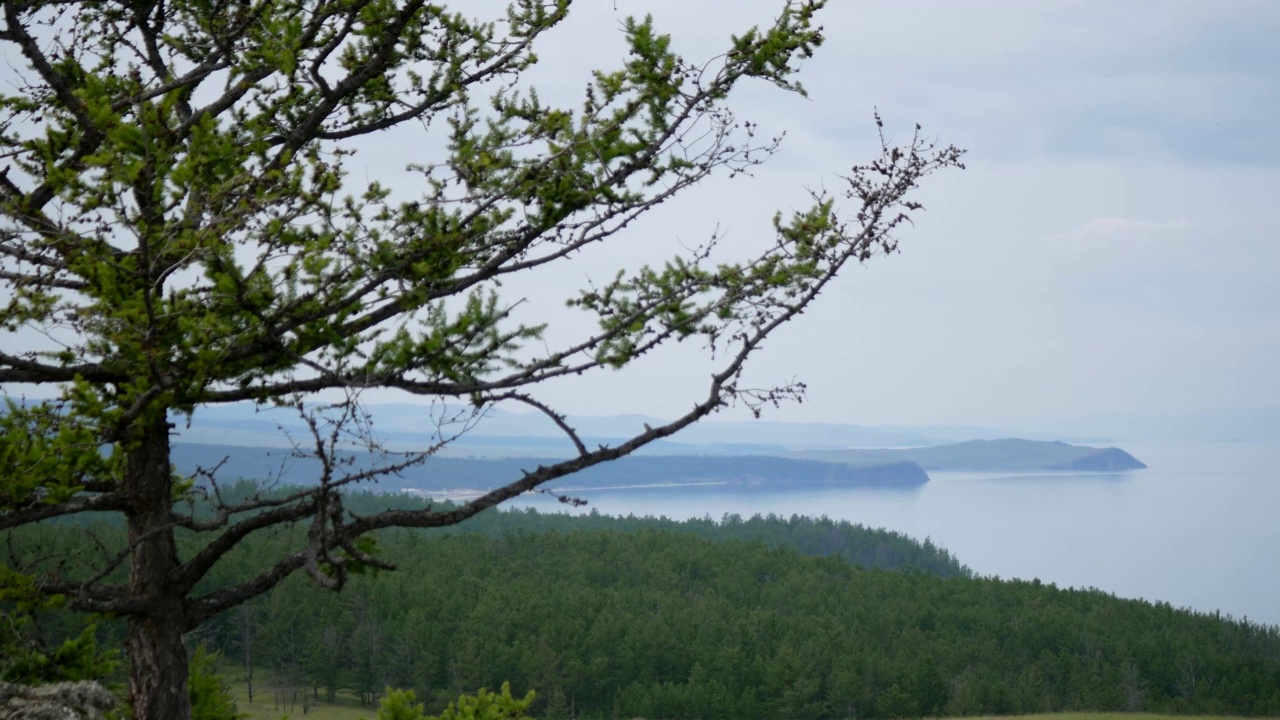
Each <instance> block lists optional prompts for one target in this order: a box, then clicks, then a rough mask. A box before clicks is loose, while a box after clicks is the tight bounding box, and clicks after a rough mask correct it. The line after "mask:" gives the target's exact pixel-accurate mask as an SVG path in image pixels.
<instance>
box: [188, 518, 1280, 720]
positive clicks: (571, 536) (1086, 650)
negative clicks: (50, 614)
mask: <svg viewBox="0 0 1280 720" xmlns="http://www.w3.org/2000/svg"><path fill="white" fill-rule="evenodd" d="M380 545H381V547H382V552H383V556H384V557H385V558H386V559H388V560H390V561H392V562H395V563H396V564H397V565H399V566H400V570H399V571H397V572H396V573H394V574H391V575H388V576H383V577H380V578H377V579H364V578H361V579H358V580H356V581H355V583H354V584H353V585H352V586H351V587H349V588H348V589H347V590H346V591H345V592H344V593H343V594H340V595H334V594H331V593H328V592H325V591H323V590H321V589H319V588H318V587H317V586H315V584H314V583H310V582H308V581H307V580H306V579H305V578H301V577H298V578H294V579H291V580H290V581H289V582H288V583H286V584H285V585H283V586H281V587H280V588H278V589H277V590H276V591H275V592H274V593H273V594H272V595H271V596H270V597H269V598H266V599H265V601H264V602H262V603H261V604H260V605H258V607H257V608H256V609H255V610H254V612H253V613H252V615H251V616H250V620H251V621H252V623H253V625H252V626H251V628H250V629H251V631H252V633H253V637H254V648H255V649H254V653H255V660H254V662H255V663H258V664H259V667H260V668H263V669H267V668H285V669H287V672H286V673H285V674H282V675H280V677H283V678H286V680H285V681H284V688H285V690H286V691H288V690H290V688H294V687H296V688H298V689H299V690H300V691H302V692H306V693H311V692H312V689H313V688H317V689H318V690H319V695H320V697H321V698H324V697H327V696H329V695H330V694H333V695H336V694H337V693H338V692H340V691H344V690H346V691H351V692H354V693H356V694H358V695H360V696H363V697H364V698H365V700H366V701H368V702H370V703H372V702H373V700H374V699H375V698H376V696H377V694H378V693H379V692H381V689H382V687H383V686H384V684H386V683H390V684H392V685H395V686H399V687H406V688H410V689H413V690H414V691H415V692H416V693H417V694H418V695H419V697H420V698H423V699H424V700H426V701H427V703H428V706H429V708H430V707H435V708H439V707H441V706H443V704H444V702H445V701H447V700H449V699H452V698H453V697H456V695H457V694H459V693H460V692H463V691H468V690H473V689H474V688H476V687H482V686H487V687H496V686H498V685H499V684H500V683H501V682H502V681H503V680H509V681H511V683H512V686H513V688H514V689H515V690H516V691H517V692H523V691H524V690H527V689H531V688H532V689H536V690H537V691H538V694H539V697H540V700H539V703H538V705H537V707H535V709H534V710H535V716H536V717H541V718H549V719H558V718H567V717H581V718H607V717H650V718H690V719H692V718H706V717H733V718H743V719H744V720H755V719H758V718H778V717H785V718H791V717H796V718H798V717H806V718H842V717H862V718H901V717H921V716H928V717H944V716H962V715H980V714H986V715H1006V714H1011V713H1025V712H1031V711H1037V712H1044V711H1109V710H1121V709H1125V710H1143V709H1145V710H1153V711H1158V712H1178V713H1194V712H1200V713H1204V712H1215V713H1220V714H1240V715H1250V714H1276V713H1280V633H1278V632H1277V629H1276V628H1274V627H1261V626H1258V625H1257V624H1254V623H1248V622H1245V621H1234V620H1231V619H1225V618H1221V617H1218V616H1215V615H1205V614H1196V613H1191V612H1187V611H1181V610H1176V609H1173V608H1171V607H1169V606H1168V605H1162V604H1152V603H1148V602H1143V601H1134V600H1121V599H1118V598H1116V597H1114V596H1111V595H1108V594H1106V593H1102V592H1099V591H1096V590H1065V589H1060V588H1056V587H1053V586H1051V585H1047V584H1042V583H1040V582H1039V581H1030V582H1027V581H1001V580H997V579H991V578H964V577H953V578H949V579H945V578H941V577H938V576H936V575H932V574H927V573H919V572H915V573H912V572H906V573H904V572H887V571H882V570H872V571H867V570H859V569H857V568H855V567H853V566H852V565H850V564H849V563H847V562H845V561H844V560H842V559H839V558H822V557H806V556H804V555H801V554H799V553H797V552H795V551H794V550H791V549H789V548H774V549H768V548H765V547H763V546H762V545H760V544H758V543H750V542H740V541H731V542H713V541H711V540H709V539H706V538H701V537H696V536H692V535H690V534H687V533H678V532H663V531H654V530H640V531H639V532H629V533H620V532H612V531H608V530H597V531H591V532H572V533H560V532H550V533H545V532H544V533H530V532H516V533H506V534H499V535H493V536H484V535H478V534H475V533H458V534H455V535H451V536H448V537H436V538H429V537H428V536H425V535H424V534H422V533H415V532H404V533H388V534H385V535H383V536H382V538H381V541H380ZM264 549H265V550H268V552H266V553H265V554H266V555H268V556H269V555H271V554H273V553H272V552H270V551H269V549H268V548H262V547H256V548H246V550H245V553H246V557H253V556H254V554H255V553H256V552H261V551H262V550H264ZM243 620H244V616H243V615H241V616H237V619H235V620H234V621H233V619H232V618H226V619H224V620H219V621H218V622H215V623H212V624H211V625H210V626H209V627H207V628H205V629H203V630H202V637H205V638H208V640H209V641H210V642H211V643H213V644H215V645H217V646H218V647H221V648H222V649H224V650H225V651H226V652H227V653H228V656H229V657H231V658H237V659H242V658H240V655H239V654H238V650H237V649H238V647H240V645H241V642H240V640H239V638H240V636H241V635H242V634H243V633H244V632H246V630H245V625H244V624H243ZM264 674H265V673H264Z"/></svg>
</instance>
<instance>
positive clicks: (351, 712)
mask: <svg viewBox="0 0 1280 720" xmlns="http://www.w3.org/2000/svg"><path fill="white" fill-rule="evenodd" d="M224 677H227V680H228V682H229V683H230V684H231V687H232V689H233V690H234V691H235V696H236V703H237V704H238V705H239V706H240V712H242V713H246V714H247V715H248V718H247V720H359V719H360V718H364V719H365V720H373V716H374V715H375V714H376V713H377V709H376V708H371V707H368V706H365V707H360V702H359V701H358V700H357V699H356V698H355V697H352V696H349V695H345V694H339V695H338V697H337V699H336V700H335V702H333V703H326V702H315V703H314V704H312V705H310V707H309V709H308V711H307V713H306V714H305V715H304V714H303V712H302V702H301V700H299V701H298V703H297V704H296V705H295V706H294V709H293V710H292V711H289V710H285V709H281V707H280V706H279V705H277V704H276V702H275V697H274V693H273V692H272V690H271V688H270V687H265V686H264V687H263V688H262V689H259V690H256V691H255V692H254V698H253V702H252V703H250V702H249V693H248V691H247V689H246V686H245V682H244V678H243V676H241V677H236V676H235V675H234V674H231V675H230V676H229V677H228V676H224ZM958 720H959V719H958ZM963 720H1241V718H1238V717H1231V716H1218V715H1154V714H1151V713H1055V714H1044V715H1002V716H995V715H980V716H975V717H971V718H963ZM1258 720H1267V719H1266V718H1261V719H1258ZM1270 720H1280V718H1271V719H1270Z"/></svg>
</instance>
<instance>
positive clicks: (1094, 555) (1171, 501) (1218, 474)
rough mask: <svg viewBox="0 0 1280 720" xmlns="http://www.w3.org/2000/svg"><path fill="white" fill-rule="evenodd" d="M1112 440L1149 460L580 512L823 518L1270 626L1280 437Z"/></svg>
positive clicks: (641, 494)
mask: <svg viewBox="0 0 1280 720" xmlns="http://www.w3.org/2000/svg"><path fill="white" fill-rule="evenodd" d="M1124 448H1125V449H1126V450H1128V451H1129V452H1131V453H1133V455H1135V456H1136V457H1138V458H1139V459H1140V460H1142V461H1143V462H1145V463H1147V465H1149V466H1150V467H1149V468H1148V469H1146V470H1141V471H1137V472H1131V473H1117V474H1092V475H1064V474H1056V475H1025V474H1018V475H1010V474H997V473H959V472H935V473H930V476H931V477H932V482H930V483H928V484H927V485H925V486H924V487H922V488H920V489H918V490H909V491H886V490H846V489H842V490H829V489H820V490H810V491H804V492H793V493H787V494H763V493H751V494H735V493H731V492H721V491H707V490H700V491H698V492H693V493H671V492H670V491H665V492H660V491H609V492H595V493H590V492H588V493H582V494H581V496H582V497H584V498H586V499H588V500H589V501H590V503H591V504H590V506H589V508H588V509H590V508H595V509H597V510H599V511H600V512H603V513H609V514H623V515H625V514H628V513H635V514H637V515H646V514H649V515H666V516H668V517H673V518H686V517H702V516H704V515H710V516H712V517H715V518H718V517H720V516H721V515H723V514H724V513H738V514H741V515H744V516H749V515H753V514H755V513H769V512H775V513H779V514H782V515H791V514H792V513H796V514H801V515H827V516H830V517H832V518H837V519H846V520H850V521H852V522H858V523H863V524H866V525H871V526H882V527H886V528H889V529H891V530H897V531H900V532H904V533H907V534H909V535H912V536H915V537H917V538H920V539H923V538H924V537H926V536H928V537H932V538H933V540H934V542H936V543H938V544H939V545H941V546H943V547H945V548H947V549H949V550H951V551H952V552H953V553H954V554H955V555H956V556H957V557H959V559H960V561H961V562H964V563H966V564H968V565H969V566H970V567H971V568H973V569H974V570H975V571H977V572H978V573H981V574H983V575H999V576H1001V577H1019V578H1028V579H1030V578H1035V577H1038V578H1040V579H1041V580H1042V581H1044V582H1054V583H1057V584H1058V585H1059V586H1061V587H1068V586H1074V587H1097V588H1101V589H1103V590H1106V591H1108V592H1112V593H1115V594H1117V595H1120V596H1122V597H1142V598H1147V599H1151V600H1160V601H1165V602H1169V603H1172V604H1173V605H1174V606H1178V607H1182V606H1188V607H1192V608H1195V609H1197V610H1204V611H1213V610H1221V611H1222V612H1223V613H1230V614H1232V615H1234V616H1236V617H1241V616H1247V617H1248V618H1250V619H1251V620H1255V621H1259V622H1264V623H1270V624H1280V521H1278V517H1280V444H1256V443H1215V444H1200V445H1144V444H1125V445H1124ZM531 504H534V505H535V506H537V507H540V508H545V507H548V505H547V503H544V502H533V503H531ZM556 507H562V506H558V505H557V506H556Z"/></svg>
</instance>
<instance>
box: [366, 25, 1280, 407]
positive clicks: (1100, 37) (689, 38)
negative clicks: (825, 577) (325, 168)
mask: <svg viewBox="0 0 1280 720" xmlns="http://www.w3.org/2000/svg"><path fill="white" fill-rule="evenodd" d="M781 6H782V2H781V1H780V0H698V2H687V1H684V0H579V2H577V3H575V4H574V7H573V10H572V12H571V15H570V19H569V20H568V21H567V22H566V23H565V24H564V25H563V26H561V27H559V28H557V29H556V30H555V31H553V32H552V33H551V34H550V35H548V36H547V37H546V38H544V42H543V43H542V45H541V46H540V48H539V49H538V54H539V56H540V59H541V61H540V63H539V64H538V65H537V66H536V67H535V68H534V69H533V70H532V71H531V72H530V73H529V76H528V80H529V82H531V83H532V84H534V85H536V86H537V87H538V89H539V91H540V94H541V96H542V98H543V99H544V100H549V101H553V102H556V103H560V104H563V105H565V106H568V107H579V106H580V103H581V98H582V91H583V88H584V87H585V86H586V84H587V83H588V82H589V81H590V79H591V77H590V71H591V69H592V68H605V69H607V68H612V67H616V66H617V65H618V64H620V63H621V62H622V61H623V59H624V54H625V50H626V48H625V45H624V42H623V35H622V32H621V25H622V21H623V19H624V18H625V17H626V16H627V15H644V14H646V13H651V14H652V15H653V17H654V21H655V23H656V26H657V28H658V29H659V30H660V31H662V32H666V33H669V34H670V35H671V36H672V37H673V44H674V48H675V49H676V51H677V52H679V53H680V54H682V55H683V56H684V57H686V58H687V59H689V60H691V61H704V60H710V59H712V58H714V57H715V56H717V55H719V54H721V53H722V52H723V51H724V50H725V49H726V48H727V47H728V41H729V36H730V35H731V34H734V33H741V32H742V31H744V30H746V29H747V28H749V27H750V26H752V25H754V24H763V23H768V22H769V21H770V20H771V18H772V17H774V16H775V15H776V13H777V12H778V10H779V9H780V7H781ZM458 7H459V8H460V9H461V10H463V11H464V12H468V13H476V14H479V15H485V14H492V13H494V12H496V11H498V10H499V9H500V8H501V7H502V5H501V4H500V3H497V2H494V1H493V0H472V1H471V2H468V3H463V4H459V5H458ZM821 22H822V24H823V26H824V28H825V34H826V39H827V42H826V44H825V46H824V47H822V48H820V49H819V51H818V53H817V55H816V57H814V58H813V59H811V60H808V61H806V62H805V63H804V64H803V67H802V71H801V73H800V75H799V79H800V80H801V81H802V82H803V84H804V85H805V86H806V88H807V90H808V97H807V98H805V97H800V96H799V95H796V94H790V93H786V92H784V91H782V90H779V89H778V88H776V87H773V86H772V85H769V84H768V83H765V82H755V83H753V84H751V85H748V86H745V87H743V88H741V92H739V93H737V94H736V95H735V96H733V97H731V98H730V101H729V105H730V107H732V108H733V109H734V111H735V112H736V113H737V115H738V116H739V117H740V118H743V119H747V120H751V121H753V122H757V123H759V125H760V127H761V130H762V132H763V133H765V134H770V135H772V134H776V133H782V132H785V133H786V137H785V141H784V144H783V146H782V149H781V151H780V152H779V153H778V154H777V155H776V156H775V157H774V158H773V159H772V160H771V161H770V162H769V163H768V164H766V165H764V166H763V167H760V168H758V169H757V170H756V172H755V173H754V175H753V176H751V177H744V176H740V177H737V178H733V179H729V178H727V177H718V178H714V179H712V180H710V181H708V182H706V183H704V184H703V185H701V186H699V187H696V188H694V189H692V190H690V191H689V192H687V193H686V194H685V195H683V196H681V197H679V198H678V199H676V200H675V201H672V202H670V203H666V204H664V205H663V206H662V207H660V208H658V209H657V210H656V211H654V212H653V213H651V214H650V215H648V216H646V217H645V218H644V219H643V220H642V221H641V222H639V223H637V224H635V225H634V226H633V227H632V228H630V230H629V231H628V232H626V233H624V234H623V235H622V236H620V237H618V238H616V239H615V240H614V241H612V242H611V243H609V244H608V246H606V247H601V248H596V249H594V250H592V251H590V252H586V253H583V254H581V255H578V256H575V257H574V258H573V259H572V260H571V261H570V262H568V263H564V264H562V265H561V266H560V267H556V268H551V269H549V270H547V271H546V272H541V273H539V274H537V275H535V276H532V277H530V278H528V279H519V280H514V281H512V282H507V283H505V285H504V288H503V293H504V298H505V299H506V300H507V301H508V302H511V301H514V300H518V299H522V298H523V299H526V300H527V302H525V303H524V304H522V305H521V306H520V310H519V312H520V313H521V314H522V315H521V317H523V318H525V319H527V320H529V321H531V322H538V321H542V320H546V321H549V322H550V323H551V327H550V329H549V331H548V343H549V344H551V345H554V344H555V343H556V342H557V341H562V340H565V339H568V338H572V337H575V336H577V335H579V334H580V333H582V332H583V331H585V330H589V329H590V328H591V323H590V322H589V320H588V319H587V318H585V317H584V316H583V315H582V314H581V313H574V312H571V311H569V310H567V309H565V308H564V305H563V301H564V299H565V298H566V297H567V294H568V293H569V292H570V291H571V290H572V289H573V288H578V287H582V286H583V285H584V284H585V282H586V281H587V280H596V281H600V280H605V279H608V278H610V277H612V276H613V274H614V272H615V271H616V270H618V269H627V270H635V269H636V268H637V267H638V266H639V265H640V264H642V263H646V262H647V263H653V262H661V261H662V260H664V259H665V258H667V257H670V256H671V255H673V254H676V253H679V252H681V251H682V248H684V247H687V246H691V245H694V244H697V243H699V242H702V241H704V240H706V239H707V238H708V237H709V236H710V235H711V234H712V233H713V232H715V233H718V234H719V235H721V236H722V237H723V240H722V248H723V250H724V252H725V253H727V254H728V256H730V257H733V256H739V257H743V256H746V255H747V254H748V253H749V252H750V251H751V250H752V249H755V248H759V247H760V246H761V244H762V243H765V242H767V241H768V240H769V239H770V233H769V229H770V225H769V223H770V219H771V217H772V216H773V214H774V212H775V211H779V210H780V211H783V212H786V211H789V210H791V209H802V208H804V207H805V206H806V204H807V202H806V201H807V199H808V188H818V187H825V188H829V189H832V190H837V191H838V190H839V189H840V187H841V184H842V181H841V180H840V178H839V175H840V173H842V172H845V171H847V170H848V168H849V167H850V166H852V165H854V164H856V163H861V162H865V161H868V160H870V159H872V158H873V157H875V155H876V150H877V139H876V128H875V125H874V120H873V113H874V112H875V111H876V110H877V109H878V110H879V112H880V113H881V115H882V116H883V117H884V119H885V122H886V129H887V131H888V133H889V135H890V139H891V140H897V141H903V140H906V139H907V137H908V136H907V134H908V133H909V131H910V129H911V128H912V127H914V125H915V124H916V123H920V124H922V125H923V126H924V129H925V134H926V135H927V136H928V137H931V138H937V139H938V140H939V141H940V142H942V143H943V144H949V143H953V144H956V145H958V146H961V147H963V148H966V149H967V151H968V155H967V156H966V158H965V160H966V164H967V166H968V167H967V169H966V170H964V171H958V170H955V171H947V172H945V173H942V174H939V175H937V176H934V177H931V178H928V179H927V181H926V183H925V185H924V187H923V188H922V189H921V191H920V193H919V195H918V196H917V197H918V199H920V200H921V201H923V203H924V204H925V206H926V208H927V210H926V211H925V212H923V213H921V214H919V215H918V216H917V217H916V224H915V226H914V227H912V228H907V229H905V230H904V231H903V232H902V233H900V238H901V241H902V242H901V246H900V248H901V252H900V253H899V254H896V255H893V256H891V257H887V258H884V257H881V258H874V259H873V260H872V261H870V262H868V263H867V264H866V265H865V266H860V267H851V268H849V269H848V270H847V271H846V272H845V273H844V275H843V276H842V277H841V278H839V279H838V281H837V282H836V283H834V284H833V285H832V286H831V287H830V288H829V291H828V292H827V293H825V294H824V296H823V297H821V298H819V300H818V302H817V303H816V304H815V306H814V307H813V308H812V309H811V311H810V312H809V313H807V314H806V315H805V316H803V317H801V318H800V319H798V320H796V321H795V322H793V323H792V324H790V325H789V326H787V327H785V328H783V329H782V331H780V332H779V333H778V334H777V335H776V336H775V337H774V338H773V339H772V340H771V342H769V343H767V344H766V346H765V347H764V349H763V350H762V351H761V352H760V353H759V354H757V355H756V356H755V357H754V358H753V360H754V362H753V364H752V365H751V366H750V369H749V371H748V374H747V383H746V384H749V385H755V386H767V385H774V384H778V383H785V382H788V381H791V380H799V381H802V382H804V383H806V385H807V387H808V394H807V397H806V399H805V402H804V403H802V404H798V405H788V406H783V407H781V408H777V409H769V410H768V411H767V413H766V416H767V417H768V418H769V419H773V420H786V421H807V422H840V423H860V424H870V425H880V424H895V425H934V424H973V425H986V426H993V427H1007V428H1021V429H1036V428H1038V427H1049V426H1053V425H1054V423H1055V422H1059V421H1061V420H1062V419H1064V418H1067V419H1069V418H1080V417H1088V416H1094V415H1099V414H1103V415H1105V414H1123V413H1148V414H1151V413H1155V414H1160V413H1169V414H1178V413H1193V412H1199V411H1221V410H1232V409H1257V408H1274V407H1280V372H1277V371H1276V368H1280V281H1278V280H1277V279H1278V278H1280V243H1278V242H1277V240H1280V210H1278V209H1277V206H1276V203H1275V199H1276V196H1277V194H1278V191H1280V123H1278V122H1277V118H1280V46H1277V45H1276V43H1274V42H1273V39H1274V38H1275V37H1278V36H1280V3H1276V2H1273V1H1272V0H1257V1H1253V2H1249V1H1245V0H1217V1H1215V2H1202V1H1200V0H1191V1H1178V0H1161V1H1160V2H1143V3H1137V2H1111V1H1108V0H1095V1H1091V2H1065V1H1063V2H1059V1H1054V0H1037V1H1036V2H1020V1H1017V0H1002V1H994V0H986V1H979V0H933V1H926V0H884V1H880V0H874V1H862V0H831V2H830V6H829V7H827V8H826V9H825V10H824V11H823V14H822V16H821ZM359 149H360V153H359V154H358V155H357V156H355V157H353V158H352V159H351V160H350V163H349V165H348V167H349V168H350V169H351V170H352V172H353V176H354V177H356V178H358V179H359V178H377V179H379V180H380V181H382V182H384V183H385V184H387V185H389V186H391V187H392V188H393V189H395V190H397V191H398V192H410V193H411V192H412V191H413V190H414V185H413V183H414V182H415V180H414V176H412V175H410V174H407V173H405V172H404V166H405V163H406V162H430V161H431V160H433V159H438V153H435V151H438V143H435V142H434V141H433V140H432V139H430V138H425V137H417V136H414V135H412V134H405V133H404V132H400V133H390V134H388V135H385V136H380V137H377V138H374V139H371V140H368V141H367V142H365V143H363V144H362V145H361V146H360V148H359ZM671 350H672V351H671V352H667V353H664V354H660V355H658V356H654V357H650V358H645V359H644V360H643V361H642V362H639V363H637V364H636V366H634V367H631V368H628V369H627V370H624V371H620V372H613V371H606V372H601V373H597V374H594V375H588V376H586V377H581V378H573V379H572V380H571V381H567V382H562V383H559V384H555V385H550V386H548V387H546V388H544V389H542V390H541V391H540V394H539V397H540V398H542V399H544V400H546V401H548V402H551V403H552V404H554V405H555V406H556V407H557V408H559V409H561V410H563V411H567V412H571V413H575V414H601V415H612V414H629V413H642V414H647V415H652V416H657V417H674V416H676V415H679V414H682V413H683V412H685V411H686V410H687V409H688V408H689V407H690V406H691V405H692V404H693V402H695V401H696V400H699V399H701V398H703V397H705V394H706V388H707V381H708V378H709V375H710V373H711V372H712V369H713V366H712V365H710V364H708V363H707V361H706V353H705V352H704V351H702V350H701V349H700V348H697V347H690V346H684V345H682V346H678V347H675V348H672V349H671ZM368 397H369V398H370V399H371V400H374V401H392V400H403V399H404V398H400V397H396V396H392V395H389V394H386V395H379V394H376V393H372V394H370V395H369V396H368ZM747 416H748V414H747V413H746V412H745V411H744V410H743V409H741V408H737V409H734V410H730V411H728V412H727V413H725V415H724V417H726V418H729V419H739V418H743V417H747ZM1077 432H1079V429H1078V428H1077Z"/></svg>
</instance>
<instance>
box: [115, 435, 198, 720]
mask: <svg viewBox="0 0 1280 720" xmlns="http://www.w3.org/2000/svg"><path fill="white" fill-rule="evenodd" d="M139 435H140V437H138V438H137V439H136V440H135V441H134V442H132V443H130V447H129V448H128V450H127V453H128V456H127V457H128V460H127V469H126V487H127V491H128V492H129V494H130V496H131V500H132V503H131V505H132V507H131V510H130V512H129V513H128V528H129V543H130V547H131V548H132V551H131V554H130V560H131V567H130V576H129V592H130V594H131V595H133V596H134V597H143V598H146V600H147V602H146V609H145V610H144V611H143V612H141V613H138V614H136V615H132V616H131V617H130V618H129V632H128V638H127V641H126V649H127V652H128V654H129V698H130V701H131V702H132V704H133V713H134V717H135V718H136V719H137V720H190V718H191V700H190V698H189V696H188V694H187V660H188V658H187V650H186V648H185V647H184V646H183V644H182V634H183V633H184V632H185V631H186V629H187V627H186V625H187V619H186V614H185V611H184V602H183V598H182V595H181V594H180V593H178V592H175V590H174V588H173V587H172V586H171V583H170V579H171V575H172V573H173V572H174V570H176V569H177V567H178V566H179V562H178V551H177V545H176V543H175V540H174V532H173V521H172V516H171V514H170V503H171V502H172V496H171V493H172V492H173V488H172V485H173V474H172V471H171V469H170V467H169V424H168V420H167V418H166V417H165V415H164V413H163V411H161V412H160V413H158V414H157V417H156V418H155V419H153V420H151V421H149V422H148V423H146V425H145V426H144V428H143V429H142V430H141V432H140V433H139Z"/></svg>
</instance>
